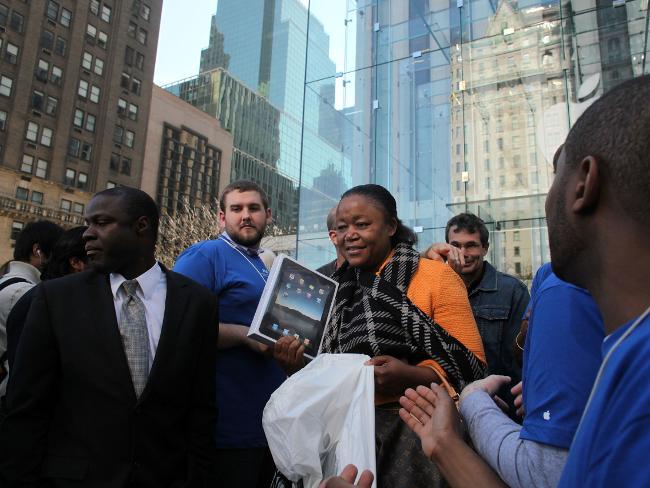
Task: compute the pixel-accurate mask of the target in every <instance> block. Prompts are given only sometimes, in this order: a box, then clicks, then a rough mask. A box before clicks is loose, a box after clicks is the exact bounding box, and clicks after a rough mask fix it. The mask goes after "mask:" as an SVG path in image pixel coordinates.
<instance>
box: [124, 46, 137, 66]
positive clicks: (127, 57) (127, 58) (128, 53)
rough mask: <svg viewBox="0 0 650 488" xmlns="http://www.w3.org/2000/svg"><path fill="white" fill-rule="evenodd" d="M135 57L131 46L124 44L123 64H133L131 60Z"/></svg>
mask: <svg viewBox="0 0 650 488" xmlns="http://www.w3.org/2000/svg"><path fill="white" fill-rule="evenodd" d="M134 58H135V51H134V50H133V48H131V47H129V46H126V49H125V50H124V64H126V65H127V66H133V60H134Z"/></svg>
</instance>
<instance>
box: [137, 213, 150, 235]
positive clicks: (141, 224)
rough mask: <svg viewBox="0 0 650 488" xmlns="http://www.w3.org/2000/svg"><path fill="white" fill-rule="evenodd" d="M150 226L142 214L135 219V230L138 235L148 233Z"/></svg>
mask: <svg viewBox="0 0 650 488" xmlns="http://www.w3.org/2000/svg"><path fill="white" fill-rule="evenodd" d="M150 227H151V225H150V224H149V219H148V218H147V217H145V216H144V215H141V216H140V217H138V219H137V220H136V221H135V230H136V232H137V233H138V234H140V235H143V234H146V233H148V232H149V228H150Z"/></svg>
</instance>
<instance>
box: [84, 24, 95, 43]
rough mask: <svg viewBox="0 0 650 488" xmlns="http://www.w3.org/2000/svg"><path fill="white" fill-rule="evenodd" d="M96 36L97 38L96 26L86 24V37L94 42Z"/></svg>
mask: <svg viewBox="0 0 650 488" xmlns="http://www.w3.org/2000/svg"><path fill="white" fill-rule="evenodd" d="M96 38H97V27H95V26H94V25H92V24H88V25H86V39H87V40H89V41H90V42H91V43H94V42H95V39H96Z"/></svg>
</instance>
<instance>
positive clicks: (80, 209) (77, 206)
mask: <svg viewBox="0 0 650 488" xmlns="http://www.w3.org/2000/svg"><path fill="white" fill-rule="evenodd" d="M72 211H73V212H74V213H76V214H80V215H83V213H84V205H83V203H77V202H73V203H72Z"/></svg>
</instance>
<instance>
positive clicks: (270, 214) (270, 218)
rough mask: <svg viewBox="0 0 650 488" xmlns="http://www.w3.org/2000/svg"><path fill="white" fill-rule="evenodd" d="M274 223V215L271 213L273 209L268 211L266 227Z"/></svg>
mask: <svg viewBox="0 0 650 488" xmlns="http://www.w3.org/2000/svg"><path fill="white" fill-rule="evenodd" d="M272 223H273V213H272V212H271V207H269V208H267V209H266V225H271V224H272Z"/></svg>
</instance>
